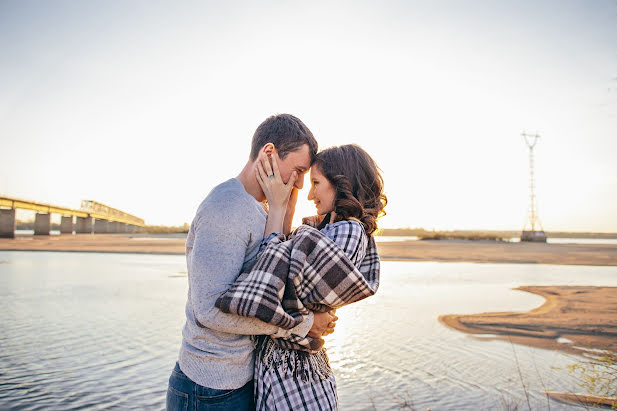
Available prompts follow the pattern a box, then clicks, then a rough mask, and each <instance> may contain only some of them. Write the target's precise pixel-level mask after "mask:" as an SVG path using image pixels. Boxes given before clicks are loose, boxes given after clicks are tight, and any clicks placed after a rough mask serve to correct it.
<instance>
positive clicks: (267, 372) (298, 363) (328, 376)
mask: <svg viewBox="0 0 617 411" xmlns="http://www.w3.org/2000/svg"><path fill="white" fill-rule="evenodd" d="M254 383H255V406H256V408H257V410H268V411H271V410H294V411H295V410H303V411H309V410H311V411H312V410H338V397H337V395H336V381H335V380H334V374H333V373H332V369H331V368H330V364H329V362H328V356H327V355H326V351H325V349H322V350H321V351H320V352H318V353H316V354H308V353H305V352H302V351H294V350H287V349H284V348H281V347H279V346H278V345H276V344H275V343H274V342H272V339H271V338H270V337H265V338H263V337H262V339H261V341H260V343H259V345H258V348H257V356H256V358H255V376H254Z"/></svg>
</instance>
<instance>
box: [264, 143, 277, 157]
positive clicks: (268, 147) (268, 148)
mask: <svg viewBox="0 0 617 411" xmlns="http://www.w3.org/2000/svg"><path fill="white" fill-rule="evenodd" d="M261 150H262V151H263V152H264V153H266V154H267V155H268V157H270V156H271V155H272V154H273V153H276V147H274V144H273V143H266V145H264V146H263V148H262V149H261Z"/></svg>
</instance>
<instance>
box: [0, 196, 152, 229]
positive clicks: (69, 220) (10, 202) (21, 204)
mask: <svg viewBox="0 0 617 411" xmlns="http://www.w3.org/2000/svg"><path fill="white" fill-rule="evenodd" d="M18 209H21V210H32V211H36V216H35V218H34V235H49V233H50V231H51V215H52V214H60V215H61V216H62V219H61V222H60V233H61V234H73V231H75V233H77V234H82V233H83V234H94V233H131V232H134V231H135V230H136V229H137V228H138V227H144V226H145V223H144V220H143V219H141V218H139V217H135V216H134V215H131V214H128V213H125V212H124V211H121V210H118V209H115V208H113V207H109V206H107V205H105V204H102V203H98V202H96V201H92V200H83V201H82V202H81V207H80V208H79V209H72V208H66V207H59V206H55V205H51V204H44V203H37V202H34V201H27V200H20V199H17V198H12V197H1V196H0V237H4V238H15V227H16V223H17V220H16V218H15V214H16V210H18Z"/></svg>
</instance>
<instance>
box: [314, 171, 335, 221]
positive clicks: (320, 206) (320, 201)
mask: <svg viewBox="0 0 617 411" xmlns="http://www.w3.org/2000/svg"><path fill="white" fill-rule="evenodd" d="M335 198H336V191H335V190H334V187H333V186H332V184H331V183H330V182H329V181H328V179H327V178H326V176H324V175H323V174H322V173H321V170H320V169H319V167H317V166H314V167H312V168H311V189H310V191H309V193H308V199H309V200H313V202H314V203H315V207H316V208H317V214H319V215H324V214H327V213H329V212H331V211H334V199H335Z"/></svg>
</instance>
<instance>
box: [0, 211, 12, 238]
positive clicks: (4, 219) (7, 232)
mask: <svg viewBox="0 0 617 411" xmlns="http://www.w3.org/2000/svg"><path fill="white" fill-rule="evenodd" d="M0 237H2V238H15V209H10V210H0Z"/></svg>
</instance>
